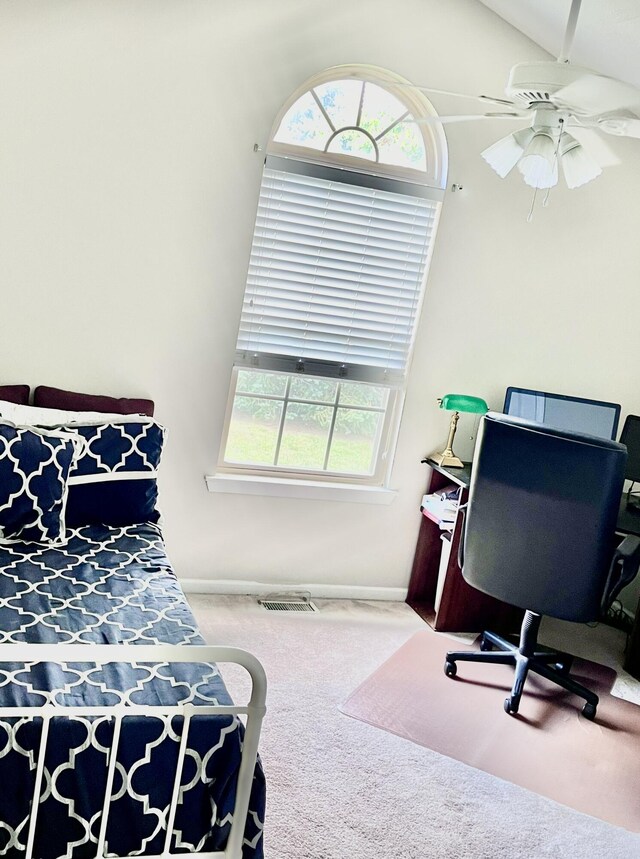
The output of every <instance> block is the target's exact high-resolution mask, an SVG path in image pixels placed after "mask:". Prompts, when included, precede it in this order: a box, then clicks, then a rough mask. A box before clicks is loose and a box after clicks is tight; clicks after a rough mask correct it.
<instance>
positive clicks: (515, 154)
mask: <svg viewBox="0 0 640 859" xmlns="http://www.w3.org/2000/svg"><path fill="white" fill-rule="evenodd" d="M532 137H533V131H532V130H531V129H530V128H524V129H522V130H521V131H516V132H515V134H509V135H507V136H506V137H503V138H502V139H501V140H498V141H496V143H493V144H492V145H491V146H489V147H488V148H487V149H485V150H484V152H482V153H481V154H482V157H483V158H484V160H485V161H486V162H487V164H488V165H489V167H491V168H493V170H495V171H496V173H497V174H498V176H500V178H502V179H504V178H505V177H506V176H507V175H508V174H509V173H510V172H511V171H512V170H513V168H514V167H515V166H516V164H517V163H518V161H519V160H520V159H521V158H522V155H523V153H524V150H525V147H526V146H527V144H528V143H529V141H530V140H531V138H532Z"/></svg>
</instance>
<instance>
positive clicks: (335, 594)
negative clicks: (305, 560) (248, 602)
mask: <svg viewBox="0 0 640 859" xmlns="http://www.w3.org/2000/svg"><path fill="white" fill-rule="evenodd" d="M179 582H180V584H181V585H182V589H183V590H184V591H185V593H189V594H248V595H255V596H266V595H267V594H276V593H277V594H282V593H305V594H309V596H311V597H313V598H316V599H342V600H386V601H391V602H404V600H405V599H406V597H407V589H406V588H382V587H371V586H368V585H328V584H326V585H325V584H319V583H311V584H309V583H308V582H304V583H301V584H292V583H291V582H283V583H280V584H278V583H275V582H250V581H245V580H242V579H183V578H182V577H179Z"/></svg>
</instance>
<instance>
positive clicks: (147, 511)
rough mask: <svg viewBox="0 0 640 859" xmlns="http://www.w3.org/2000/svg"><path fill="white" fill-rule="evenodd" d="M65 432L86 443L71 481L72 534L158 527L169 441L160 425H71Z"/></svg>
mask: <svg viewBox="0 0 640 859" xmlns="http://www.w3.org/2000/svg"><path fill="white" fill-rule="evenodd" d="M61 428H62V427H61ZM64 431H65V432H71V433H77V435H78V436H79V437H80V438H81V439H83V441H84V448H83V451H82V453H81V454H80V456H79V458H78V460H77V462H76V464H75V466H74V468H73V470H72V472H71V474H70V476H69V497H68V500H67V512H66V521H67V525H68V526H69V527H70V528H79V527H81V526H82V525H96V524H102V525H134V524H136V523H138V522H157V521H158V519H159V518H160V514H159V513H158V511H157V510H156V503H157V499H158V486H157V476H158V466H159V464H160V457H161V455H162V445H163V442H164V435H165V431H164V428H163V427H162V426H160V424H158V423H156V421H154V420H152V419H151V418H145V417H142V416H140V417H137V416H136V417H132V418H125V419H123V420H118V419H109V420H105V421H104V422H97V421H92V422H87V423H82V424H80V423H72V424H67V425H65V426H64Z"/></svg>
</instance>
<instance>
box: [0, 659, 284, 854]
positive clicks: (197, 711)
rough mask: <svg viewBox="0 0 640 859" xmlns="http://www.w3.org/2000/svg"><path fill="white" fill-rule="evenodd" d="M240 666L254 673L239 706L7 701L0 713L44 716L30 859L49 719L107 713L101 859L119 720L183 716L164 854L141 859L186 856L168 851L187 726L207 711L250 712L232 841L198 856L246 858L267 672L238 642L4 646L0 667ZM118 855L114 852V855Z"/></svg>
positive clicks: (30, 830)
mask: <svg viewBox="0 0 640 859" xmlns="http://www.w3.org/2000/svg"><path fill="white" fill-rule="evenodd" d="M225 662H226V663H235V664H237V665H240V666H242V667H243V668H244V669H245V670H246V671H247V673H248V674H249V677H250V678H251V692H250V696H249V701H248V703H246V704H243V705H236V704H229V705H227V704H206V705H194V704H191V703H186V704H172V705H168V704H131V703H118V704H113V705H105V706H86V707H85V706H66V705H59V704H55V703H44V704H41V705H36V706H15V707H14V706H2V707H0V719H1V718H16V717H17V718H28V719H34V718H38V719H42V731H41V734H40V743H39V751H38V760H37V768H36V773H35V779H34V790H33V798H32V801H31V810H30V818H29V826H28V832H27V841H26V851H25V854H24V856H25V859H34V857H33V850H34V840H35V834H36V826H37V819H38V811H39V804H40V803H39V797H40V795H41V790H42V783H43V776H44V765H45V753H46V748H47V739H48V736H49V725H50V722H51V719H53V718H55V719H60V718H71V719H73V718H74V717H75V718H87V717H92V716H97V717H109V718H112V719H113V720H114V728H113V739H112V744H111V748H110V750H109V756H108V763H107V776H106V788H105V795H104V804H103V808H102V814H101V817H100V829H99V834H98V842H97V848H96V852H95V857H96V859H107V845H106V835H107V825H108V820H109V808H110V804H111V799H112V790H113V783H114V777H115V770H116V763H117V754H118V743H119V740H120V733H121V726H122V721H123V719H124V718H125V717H129V716H145V715H147V716H158V715H160V716H163V717H165V716H169V717H172V716H179V717H182V719H183V720H184V721H183V730H182V734H181V737H180V745H179V748H178V755H177V763H176V771H175V777H174V782H173V789H172V792H171V801H170V805H169V807H168V811H167V817H166V821H167V822H166V834H165V838H164V848H163V851H162V853H159V854H155V855H150V854H146V853H145V854H144V859H170V857H174V856H184V855H185V854H184V851H181V852H174V851H172V850H171V839H172V835H173V826H174V822H175V816H176V810H177V806H178V800H179V795H180V786H181V777H182V769H183V765H184V761H185V754H186V751H187V738H188V733H189V731H188V726H189V722H190V720H191V718H192V717H193V716H195V715H197V716H207V715H215V716H220V715H232V716H236V717H238V716H245V717H246V725H245V733H244V739H243V743H242V752H241V759H240V766H239V770H238V781H237V789H236V794H235V803H234V808H233V819H232V822H231V828H230V832H229V837H228V839H227V844H226V847H225V849H224V850H222V851H220V850H217V851H213V852H212V851H202V852H199V853H197V854H195V855H197V856H198V859H241V857H242V848H243V838H244V832H245V825H246V821H247V814H248V810H249V801H250V795H251V788H252V784H253V776H254V771H255V767H256V761H257V755H258V742H259V738H260V731H261V727H262V720H263V718H264V715H265V712H266V693H267V680H266V675H265V672H264V669H263V667H262V665H261V663H260V662H259V661H258V659H257V658H256V657H255V656H253V655H252V654H251V653H248V652H247V651H245V650H242V649H240V648H236V647H224V646H218V645H168V644H167V645H165V644H157V645H138V644H135V645H127V644H115V645H112V644H26V643H24V644H23V643H17V644H0V665H2V664H4V663H21V664H22V663H24V664H25V665H29V666H31V665H37V664H41V663H54V664H58V665H60V664H67V663H86V664H89V665H94V666H101V665H106V664H109V663H124V664H128V665H132V666H135V665H138V664H154V663H155V664H157V663H169V664H171V663H204V664H210V663H217V664H220V663H225ZM109 855H113V854H109Z"/></svg>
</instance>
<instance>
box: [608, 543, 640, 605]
mask: <svg viewBox="0 0 640 859" xmlns="http://www.w3.org/2000/svg"><path fill="white" fill-rule="evenodd" d="M639 568H640V537H635V536H632V535H629V536H628V537H625V538H624V540H623V541H622V543H620V545H619V546H618V547H617V548H616V550H615V552H614V553H613V558H612V559H611V566H610V567H609V575H608V576H607V585H606V587H605V590H604V594H603V596H602V605H601V609H602V614H605V613H606V612H607V611H608V609H609V607H610V605H611V603H612V602H613V601H614V599H615V598H616V597H617V596H618V594H619V593H620V591H621V590H622V589H623V588H624V587H626V586H627V585H628V584H629V582H631V581H633V579H635V577H636V575H637V574H638V569H639Z"/></svg>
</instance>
